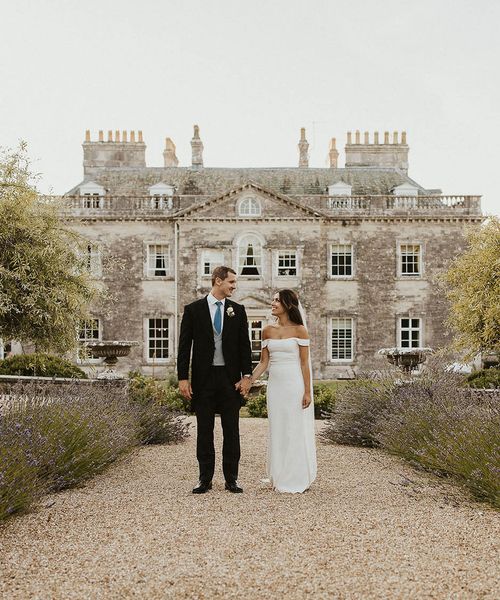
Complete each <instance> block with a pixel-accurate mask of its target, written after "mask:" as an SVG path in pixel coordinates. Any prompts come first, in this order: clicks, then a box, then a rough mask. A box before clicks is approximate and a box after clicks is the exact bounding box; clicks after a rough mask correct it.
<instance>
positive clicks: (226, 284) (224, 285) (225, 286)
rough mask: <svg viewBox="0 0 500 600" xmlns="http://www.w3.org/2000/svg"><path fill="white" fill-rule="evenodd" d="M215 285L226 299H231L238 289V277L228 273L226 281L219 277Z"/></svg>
mask: <svg viewBox="0 0 500 600" xmlns="http://www.w3.org/2000/svg"><path fill="white" fill-rule="evenodd" d="M215 284H216V285H217V287H218V289H219V291H220V293H221V294H222V295H223V296H224V298H229V297H231V296H232V295H233V292H234V290H235V289H236V275H235V274H234V273H228V274H227V277H226V279H219V278H218V277H217V279H216V280H215Z"/></svg>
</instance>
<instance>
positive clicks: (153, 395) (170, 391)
mask: <svg viewBox="0 0 500 600" xmlns="http://www.w3.org/2000/svg"><path fill="white" fill-rule="evenodd" d="M129 397H130V399H131V400H133V401H134V402H138V403H141V404H144V403H146V404H148V403H151V402H155V403H156V404H159V405H161V406H167V407H169V408H171V409H172V410H175V411H178V412H184V413H188V412H191V407H190V402H189V400H186V399H185V398H184V396H182V395H181V393H180V392H179V389H178V387H177V378H176V377H174V376H171V377H170V378H169V379H168V380H166V381H160V380H157V379H153V378H152V377H148V376H147V375H143V374H142V373H139V372H138V371H132V372H131V373H129Z"/></svg>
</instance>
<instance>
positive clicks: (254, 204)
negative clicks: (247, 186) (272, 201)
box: [238, 196, 260, 217]
mask: <svg viewBox="0 0 500 600" xmlns="http://www.w3.org/2000/svg"><path fill="white" fill-rule="evenodd" d="M238 214H239V215H240V217H258V216H260V202H259V201H258V200H257V198H254V197H253V196H247V197H246V198H243V200H242V201H241V202H240V205H239V210H238Z"/></svg>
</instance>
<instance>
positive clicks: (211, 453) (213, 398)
mask: <svg viewBox="0 0 500 600" xmlns="http://www.w3.org/2000/svg"><path fill="white" fill-rule="evenodd" d="M216 413H217V414H220V418H221V425H222V432H223V436H224V437H223V439H224V441H223V445H222V471H223V473H224V478H225V480H226V481H227V482H233V481H236V479H237V478H238V463H239V460H240V429H239V417H240V397H239V393H238V392H237V391H236V390H235V389H234V385H233V384H232V383H231V382H230V380H229V378H228V376H227V374H226V369H225V367H211V371H210V376H209V378H208V381H207V382H206V385H205V387H204V388H203V390H200V391H199V392H197V393H196V422H197V427H198V430H197V439H196V458H197V459H198V463H199V466H200V481H212V478H213V476H214V470H215V448H214V424H215V414H216Z"/></svg>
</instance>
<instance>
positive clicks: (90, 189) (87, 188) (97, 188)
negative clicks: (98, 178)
mask: <svg viewBox="0 0 500 600" xmlns="http://www.w3.org/2000/svg"><path fill="white" fill-rule="evenodd" d="M78 191H79V192H80V196H84V195H85V194H99V196H104V194H105V193H106V190H105V189H104V188H103V186H102V185H99V184H98V183H96V182H95V181H86V182H85V183H82V184H81V185H80V186H78Z"/></svg>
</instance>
